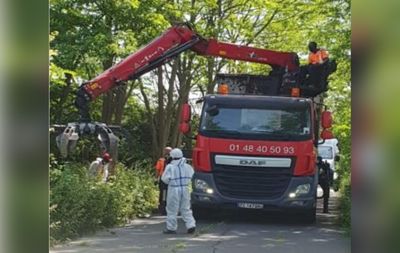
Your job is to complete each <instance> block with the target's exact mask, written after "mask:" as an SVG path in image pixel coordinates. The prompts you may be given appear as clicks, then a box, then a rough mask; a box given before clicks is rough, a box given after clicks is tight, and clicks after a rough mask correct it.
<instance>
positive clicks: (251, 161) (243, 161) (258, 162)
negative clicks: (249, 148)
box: [239, 160, 267, 166]
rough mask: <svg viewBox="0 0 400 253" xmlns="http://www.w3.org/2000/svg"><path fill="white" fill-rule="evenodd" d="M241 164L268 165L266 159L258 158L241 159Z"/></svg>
mask: <svg viewBox="0 0 400 253" xmlns="http://www.w3.org/2000/svg"><path fill="white" fill-rule="evenodd" d="M239 163H240V165H254V166H262V165H266V164H267V162H266V161H258V160H240V161H239Z"/></svg>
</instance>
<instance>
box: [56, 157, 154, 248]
mask: <svg viewBox="0 0 400 253" xmlns="http://www.w3.org/2000/svg"><path fill="white" fill-rule="evenodd" d="M86 167H88V166H85V165H83V164H79V163H65V164H58V163H57V161H56V160H55V159H54V156H51V160H50V189H51V190H50V233H51V242H52V243H56V242H60V241H65V240H67V239H71V238H74V237H76V236H79V235H82V234H84V233H89V232H94V231H95V230H96V229H99V228H102V227H111V226H115V225H119V224H123V223H124V222H126V221H127V220H128V219H131V218H134V217H137V216H141V215H146V214H149V213H150V212H151V211H152V210H153V209H154V208H155V207H156V204H157V195H158V191H157V187H156V186H155V185H154V180H153V178H154V176H153V175H151V173H150V171H152V170H151V169H150V168H149V164H148V163H142V164H136V168H135V170H132V169H127V168H126V167H124V166H123V165H122V164H118V165H117V167H116V174H115V175H114V176H111V179H110V181H109V182H108V183H106V184H105V183H102V182H101V181H98V180H96V179H91V178H89V177H88V176H87V171H86V170H87V168H86Z"/></svg>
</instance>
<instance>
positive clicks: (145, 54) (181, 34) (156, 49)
mask: <svg viewBox="0 0 400 253" xmlns="http://www.w3.org/2000/svg"><path fill="white" fill-rule="evenodd" d="M198 40H199V39H198V38H197V35H196V34H195V33H194V32H193V31H192V30H191V29H190V28H189V27H187V26H173V27H171V28H169V29H168V30H167V31H165V32H164V33H163V34H162V35H161V36H159V37H158V38H156V39H154V40H153V41H152V42H150V43H149V44H148V45H146V46H145V47H143V48H141V49H139V50H138V51H137V52H135V53H133V54H131V55H130V56H128V57H127V58H125V59H124V60H122V61H121V62H119V63H118V64H116V65H115V66H112V67H111V68H109V69H107V70H106V71H104V72H103V73H102V74H100V75H99V76H97V77H95V78H94V79H92V80H90V81H89V82H87V83H86V84H85V85H84V88H85V90H86V92H87V93H88V94H89V95H90V98H91V99H95V98H96V97H98V96H99V95H100V94H102V93H104V92H106V91H108V90H110V89H112V88H113V87H114V86H116V85H118V84H119V83H120V82H123V81H126V80H129V79H134V78H135V77H138V76H140V75H138V73H140V74H144V73H146V72H148V71H150V70H152V69H154V68H155V67H157V66H155V65H158V66H159V65H161V64H162V63H164V62H165V60H167V59H165V58H163V60H162V61H160V62H158V63H157V64H153V66H150V65H151V63H152V62H155V61H157V60H158V59H159V58H160V57H162V56H165V55H166V54H167V53H168V52H170V51H171V50H173V49H175V48H178V47H182V45H185V43H187V42H192V41H193V43H195V42H197V41H198ZM187 46H189V47H190V46H191V45H190V44H189V45H187ZM184 50H186V49H184ZM178 53H180V52H178ZM135 75H136V76H135Z"/></svg>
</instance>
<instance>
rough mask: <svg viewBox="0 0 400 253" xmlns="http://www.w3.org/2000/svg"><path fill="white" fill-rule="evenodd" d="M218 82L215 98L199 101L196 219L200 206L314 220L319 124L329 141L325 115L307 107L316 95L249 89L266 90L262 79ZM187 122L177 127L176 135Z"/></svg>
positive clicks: (194, 157)
mask: <svg viewBox="0 0 400 253" xmlns="http://www.w3.org/2000/svg"><path fill="white" fill-rule="evenodd" d="M217 80H218V82H219V91H220V93H222V94H217V95H207V96H206V97H205V98H204V101H203V103H204V105H203V109H202V113H201V118H200V125H199V128H198V134H197V136H196V144H195V148H194V149H193V155H192V161H193V167H194V169H195V172H196V173H195V175H194V179H193V192H192V202H193V209H194V211H195V213H196V212H202V211H203V210H204V209H205V208H251V209H264V210H273V211H292V212H296V213H299V214H300V215H302V217H303V218H304V219H305V220H306V221H308V222H313V221H314V220H315V213H316V191H317V186H318V173H317V168H316V154H317V152H316V146H317V144H318V140H319V138H320V137H319V133H320V131H319V129H320V127H319V125H320V123H319V122H320V118H322V121H321V122H322V128H323V129H324V130H323V131H322V138H324V139H329V138H331V137H332V136H331V133H330V132H329V130H327V129H328V128H330V127H331V116H330V113H329V112H326V111H325V112H322V115H321V104H319V103H316V102H315V101H313V100H316V99H318V98H319V96H318V95H317V96H314V97H311V98H307V97H300V96H297V95H296V96H294V97H293V96H291V95H292V94H289V93H288V92H289V91H286V92H285V90H284V89H280V90H279V89H278V90H276V89H275V90H274V89H270V90H268V91H262V89H258V91H257V90H256V89H254V86H259V87H262V86H263V85H266V84H268V83H269V84H271V85H272V86H273V84H272V83H271V82H273V81H271V78H269V77H268V76H267V77H263V76H249V75H220V76H219V77H218V78H217ZM224 86H225V87H224ZM252 86H253V87H252ZM246 88H248V89H246ZM290 93H292V91H290ZM293 95H294V94H293ZM184 110H189V107H188V106H185V107H184ZM186 114H187V113H186ZM184 115H185V113H182V118H184ZM186 119H187V120H189V119H188V118H187V117H186ZM187 123H188V121H185V120H183V121H182V123H181V124H182V126H181V129H182V130H185V129H187V127H185V126H184V125H185V124H187ZM183 132H185V131H183Z"/></svg>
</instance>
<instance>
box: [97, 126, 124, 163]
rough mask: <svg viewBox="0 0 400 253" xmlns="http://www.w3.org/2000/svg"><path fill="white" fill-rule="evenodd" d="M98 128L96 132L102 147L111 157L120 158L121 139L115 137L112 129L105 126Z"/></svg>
mask: <svg viewBox="0 0 400 253" xmlns="http://www.w3.org/2000/svg"><path fill="white" fill-rule="evenodd" d="M96 127H97V129H96V132H97V133H98V136H97V138H98V139H99V141H100V142H101V146H102V147H103V149H104V150H105V151H107V152H108V153H109V154H110V155H111V157H114V158H116V157H117V156H118V142H119V138H118V137H117V136H115V135H114V133H113V132H112V131H111V129H110V128H109V127H107V125H105V124H97V126H96Z"/></svg>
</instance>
